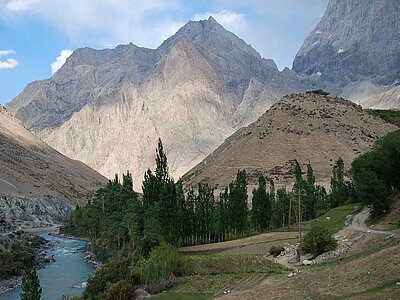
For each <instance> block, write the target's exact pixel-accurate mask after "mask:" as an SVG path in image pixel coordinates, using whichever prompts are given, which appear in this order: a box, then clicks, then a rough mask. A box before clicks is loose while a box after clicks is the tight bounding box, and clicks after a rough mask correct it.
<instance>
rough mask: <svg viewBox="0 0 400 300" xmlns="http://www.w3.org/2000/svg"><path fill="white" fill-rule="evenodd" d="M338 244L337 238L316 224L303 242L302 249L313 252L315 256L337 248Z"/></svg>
mask: <svg viewBox="0 0 400 300" xmlns="http://www.w3.org/2000/svg"><path fill="white" fill-rule="evenodd" d="M336 246H337V241H336V240H335V238H333V237H332V236H331V234H330V233H329V231H328V230H326V229H325V228H324V227H322V226H318V225H314V226H313V227H312V228H311V230H310V231H309V232H308V233H307V234H306V235H305V236H304V238H303V241H302V242H301V250H302V251H304V252H305V253H311V254H312V255H313V258H315V257H317V256H318V255H320V254H322V253H324V252H326V251H329V250H333V249H335V248H336Z"/></svg>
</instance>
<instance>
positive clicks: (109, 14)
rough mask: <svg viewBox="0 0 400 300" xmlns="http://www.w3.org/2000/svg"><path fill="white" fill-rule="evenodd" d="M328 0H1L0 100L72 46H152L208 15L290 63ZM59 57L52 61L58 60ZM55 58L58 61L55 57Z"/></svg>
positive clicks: (44, 73)
mask: <svg viewBox="0 0 400 300" xmlns="http://www.w3.org/2000/svg"><path fill="white" fill-rule="evenodd" d="M327 3H328V0H280V1H276V0H208V1H200V0H146V1H143V0H0V104H4V103H6V102H8V101H10V100H11V99H12V98H14V97H15V96H17V95H18V94H19V93H20V92H21V91H22V89H23V88H24V87H25V86H26V85H27V84H28V83H29V82H32V81H35V80H41V79H46V78H49V77H51V76H52V72H54V71H56V70H57V69H58V68H59V67H60V66H61V65H62V63H63V62H64V61H65V58H66V57H67V56H68V55H69V54H70V53H71V51H73V50H75V49H77V48H81V47H92V48H95V49H103V48H113V47H115V46H116V45H118V44H126V43H129V42H132V43H134V44H136V45H138V46H142V47H149V48H156V47H157V46H158V45H159V44H160V43H161V42H162V41H163V40H165V39H166V38H168V37H169V36H171V35H172V34H174V33H175V32H176V31H177V30H178V29H179V28H180V27H181V26H183V25H184V24H185V23H186V22H188V21H189V20H199V19H205V18H208V16H210V15H212V16H213V17H214V18H215V19H216V20H217V21H218V22H219V23H221V24H222V25H223V26H224V27H225V28H226V29H228V30H230V31H232V32H234V33H235V34H236V35H238V36H239V37H240V38H242V39H244V40H245V41H246V42H247V43H248V44H251V45H252V46H253V47H254V48H255V49H256V50H257V51H258V52H259V53H260V54H261V56H263V57H265V58H272V59H274V61H275V62H276V64H277V65H278V67H279V68H280V69H283V68H284V67H291V64H292V61H293V58H294V56H295V54H296V52H297V51H298V49H299V48H300V46H301V44H302V42H303V40H304V39H305V37H306V36H307V35H308V33H309V32H310V31H311V30H312V29H313V28H314V27H315V26H316V25H317V23H318V21H319V20H320V18H321V17H322V15H323V13H324V11H325V8H326V6H327ZM57 58H58V60H57ZM56 60H57V62H56Z"/></svg>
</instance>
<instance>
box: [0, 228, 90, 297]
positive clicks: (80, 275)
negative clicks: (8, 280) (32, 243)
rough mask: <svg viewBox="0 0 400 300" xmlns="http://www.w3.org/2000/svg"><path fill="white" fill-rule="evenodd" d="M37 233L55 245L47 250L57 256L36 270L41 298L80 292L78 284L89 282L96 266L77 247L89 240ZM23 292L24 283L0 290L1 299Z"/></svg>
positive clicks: (81, 290) (17, 295) (71, 294)
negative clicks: (0, 291) (7, 289)
mask: <svg viewBox="0 0 400 300" xmlns="http://www.w3.org/2000/svg"><path fill="white" fill-rule="evenodd" d="M36 234H38V235H40V236H41V237H43V238H45V239H46V240H50V241H52V242H53V244H54V247H52V248H51V249H48V250H47V253H48V254H49V255H54V258H55V259H56V261H55V262H52V263H48V264H46V265H45V267H44V268H43V269H40V270H37V273H38V276H39V280H40V285H41V286H42V289H43V292H42V298H41V300H57V299H60V298H61V297H62V296H63V295H69V296H76V295H81V294H82V293H83V289H82V288H77V287H76V286H80V285H82V283H83V282H86V281H87V280H88V278H89V276H90V275H91V274H92V273H93V272H94V269H95V268H94V266H93V265H92V264H90V263H88V262H86V261H85V260H84V258H85V254H83V253H81V252H79V251H78V249H79V248H82V247H84V246H85V243H86V242H84V241H80V240H75V239H65V238H61V237H57V236H54V235H48V232H40V233H36ZM20 293H21V287H18V288H15V289H13V290H11V291H8V292H6V293H4V294H1V295H0V300H17V299H20V297H19V295H20Z"/></svg>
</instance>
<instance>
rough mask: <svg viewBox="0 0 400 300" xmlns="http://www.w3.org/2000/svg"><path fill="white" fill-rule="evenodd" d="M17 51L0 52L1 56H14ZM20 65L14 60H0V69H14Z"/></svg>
mask: <svg viewBox="0 0 400 300" xmlns="http://www.w3.org/2000/svg"><path fill="white" fill-rule="evenodd" d="M14 53H15V51H14V50H12V49H8V50H0V56H8V55H10V54H14ZM17 65H18V61H17V60H16V59H14V58H7V59H6V60H0V69H13V68H15V67H16V66H17Z"/></svg>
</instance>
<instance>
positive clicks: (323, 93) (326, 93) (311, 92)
mask: <svg viewBox="0 0 400 300" xmlns="http://www.w3.org/2000/svg"><path fill="white" fill-rule="evenodd" d="M306 94H317V95H323V96H328V95H329V93H328V92H325V91H324V90H323V89H318V90H312V91H307V92H306Z"/></svg>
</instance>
